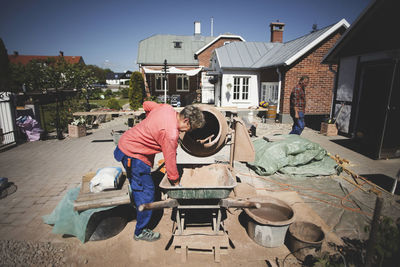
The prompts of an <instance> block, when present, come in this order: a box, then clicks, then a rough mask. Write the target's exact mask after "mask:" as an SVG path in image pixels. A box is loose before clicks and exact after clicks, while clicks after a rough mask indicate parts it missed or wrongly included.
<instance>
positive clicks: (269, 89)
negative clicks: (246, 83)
mask: <svg viewBox="0 0 400 267" xmlns="http://www.w3.org/2000/svg"><path fill="white" fill-rule="evenodd" d="M278 100H279V82H262V83H261V92H260V101H266V102H274V103H278Z"/></svg>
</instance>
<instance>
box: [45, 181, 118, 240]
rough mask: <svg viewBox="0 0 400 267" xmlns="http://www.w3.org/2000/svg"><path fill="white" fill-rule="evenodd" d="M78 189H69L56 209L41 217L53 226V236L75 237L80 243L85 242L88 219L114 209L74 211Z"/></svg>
mask: <svg viewBox="0 0 400 267" xmlns="http://www.w3.org/2000/svg"><path fill="white" fill-rule="evenodd" d="M79 190H80V187H76V188H72V189H70V190H69V191H68V192H67V193H66V195H65V196H64V198H63V199H62V200H61V201H60V203H58V205H57V207H56V208H55V209H54V210H53V212H52V213H51V214H49V215H45V216H43V217H42V218H43V221H44V223H46V224H50V225H54V227H53V231H52V232H53V233H54V234H67V235H73V236H76V237H77V238H78V239H79V240H80V241H81V242H82V243H84V242H85V241H87V239H88V237H87V236H86V228H87V225H88V222H89V219H90V217H91V216H92V215H93V214H94V213H96V212H100V211H104V210H108V209H111V208H114V207H105V208H97V209H89V210H85V211H82V212H77V211H75V210H74V201H75V200H76V198H77V197H78V194H79Z"/></svg>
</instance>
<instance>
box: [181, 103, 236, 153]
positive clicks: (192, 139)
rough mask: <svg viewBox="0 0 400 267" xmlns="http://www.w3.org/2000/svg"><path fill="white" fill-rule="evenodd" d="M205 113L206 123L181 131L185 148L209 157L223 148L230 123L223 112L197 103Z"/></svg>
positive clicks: (190, 151) (188, 151) (182, 143)
mask: <svg viewBox="0 0 400 267" xmlns="http://www.w3.org/2000/svg"><path fill="white" fill-rule="evenodd" d="M196 106H197V107H198V108H199V109H200V110H201V111H202V112H203V114H204V117H205V121H206V124H205V125H204V127H202V128H200V129H196V130H194V131H191V132H186V133H184V132H183V133H181V135H180V136H179V141H180V144H181V147H182V149H183V150H185V151H186V152H187V153H189V154H190V155H192V156H196V157H208V156H211V155H214V154H215V153H217V152H218V151H219V150H221V149H222V148H223V147H224V145H225V141H226V136H227V134H228V124H227V122H226V119H225V117H224V116H223V115H222V113H221V112H220V111H219V110H217V109H216V108H215V107H212V106H209V105H196Z"/></svg>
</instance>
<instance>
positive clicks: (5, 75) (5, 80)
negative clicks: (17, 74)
mask: <svg viewBox="0 0 400 267" xmlns="http://www.w3.org/2000/svg"><path fill="white" fill-rule="evenodd" d="M9 84H10V67H9V61H8V55H7V50H6V47H5V46H4V43H3V40H2V39H1V38H0V92H2V91H3V92H4V91H9V90H10V89H9V88H8V87H9Z"/></svg>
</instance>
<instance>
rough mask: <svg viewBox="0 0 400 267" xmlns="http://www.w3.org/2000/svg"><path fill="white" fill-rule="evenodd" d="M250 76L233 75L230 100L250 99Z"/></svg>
mask: <svg viewBox="0 0 400 267" xmlns="http://www.w3.org/2000/svg"><path fill="white" fill-rule="evenodd" d="M250 78H251V77H249V76H234V77H233V88H232V89H233V91H232V96H233V97H232V101H234V102H235V101H250Z"/></svg>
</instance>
